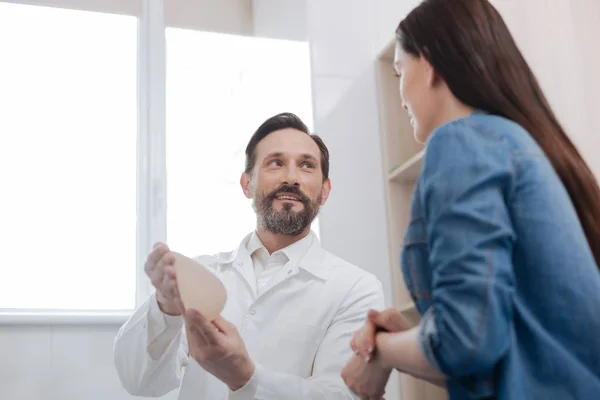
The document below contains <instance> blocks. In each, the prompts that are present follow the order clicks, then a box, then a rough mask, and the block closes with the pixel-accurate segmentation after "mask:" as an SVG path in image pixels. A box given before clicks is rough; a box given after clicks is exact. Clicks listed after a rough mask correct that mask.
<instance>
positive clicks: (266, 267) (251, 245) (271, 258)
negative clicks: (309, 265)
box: [246, 232, 313, 296]
mask: <svg viewBox="0 0 600 400" xmlns="http://www.w3.org/2000/svg"><path fill="white" fill-rule="evenodd" d="M312 239H313V236H312V235H307V236H306V237H304V238H302V239H300V240H298V241H297V242H294V243H292V244H291V245H289V246H287V247H284V248H283V249H281V250H277V251H275V252H273V254H269V251H268V250H267V249H266V248H265V246H264V245H263V243H262V242H261V240H260V238H259V237H258V235H257V233H256V232H253V233H252V235H251V236H250V238H249V239H248V243H247V244H246V250H248V254H250V256H251V258H252V264H253V266H254V275H255V276H256V294H257V296H260V295H261V294H262V292H263V289H264V287H265V286H266V285H267V283H268V282H269V280H271V278H272V277H273V276H274V275H275V274H276V273H277V272H278V271H279V269H281V268H282V267H284V266H286V264H287V263H291V265H290V266H295V265H298V262H299V261H300V259H301V258H302V256H303V255H304V254H306V252H307V251H308V249H309V248H310V246H311V244H312Z"/></svg>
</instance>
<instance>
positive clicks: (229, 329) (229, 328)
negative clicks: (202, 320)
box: [212, 315, 237, 335]
mask: <svg viewBox="0 0 600 400" xmlns="http://www.w3.org/2000/svg"><path fill="white" fill-rule="evenodd" d="M212 323H213V325H214V326H216V327H217V328H218V329H219V330H220V331H221V332H223V333H225V334H226V335H231V334H234V333H235V332H236V330H237V329H236V327H235V325H233V324H232V323H231V322H229V321H227V320H226V319H225V318H223V317H221V316H220V315H219V316H217V318H215V319H214V321H212Z"/></svg>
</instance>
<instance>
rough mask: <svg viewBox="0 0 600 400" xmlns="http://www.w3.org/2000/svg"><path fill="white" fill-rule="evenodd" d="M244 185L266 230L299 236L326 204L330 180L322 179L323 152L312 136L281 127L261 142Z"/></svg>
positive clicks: (244, 179) (243, 182) (245, 177)
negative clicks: (251, 172)
mask: <svg viewBox="0 0 600 400" xmlns="http://www.w3.org/2000/svg"><path fill="white" fill-rule="evenodd" d="M242 187H243V188H244V192H245V193H246V196H247V197H249V198H252V204H253V207H254V210H255V211H256V214H257V216H258V221H259V224H260V225H262V227H263V228H264V229H266V230H267V231H269V232H272V233H275V234H281V235H287V236H297V235H300V234H301V233H303V232H304V231H305V230H306V229H307V228H308V227H309V226H310V224H311V222H312V221H313V220H314V219H315V217H316V216H317V214H318V213H319V208H320V207H321V205H323V204H325V201H326V200H327V197H328V196H329V190H330V183H329V181H328V180H327V181H325V182H323V175H322V170H321V152H320V150H319V147H318V146H317V144H316V143H315V142H314V141H313V140H312V138H311V137H310V136H309V135H307V134H306V133H304V132H301V131H297V130H295V129H282V130H279V131H275V132H273V133H271V134H269V135H267V136H266V137H265V138H264V139H263V140H261V141H260V142H259V143H258V145H257V146H256V163H255V165H254V171H253V174H252V176H251V177H248V176H245V174H244V176H242Z"/></svg>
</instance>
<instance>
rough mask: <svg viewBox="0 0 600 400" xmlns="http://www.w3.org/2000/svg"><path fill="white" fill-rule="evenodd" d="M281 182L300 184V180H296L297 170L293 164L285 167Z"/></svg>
mask: <svg viewBox="0 0 600 400" xmlns="http://www.w3.org/2000/svg"><path fill="white" fill-rule="evenodd" d="M282 183H283V184H284V185H289V186H300V182H298V171H296V168H295V167H294V166H291V167H289V168H286V172H285V175H284V176H283V182H282Z"/></svg>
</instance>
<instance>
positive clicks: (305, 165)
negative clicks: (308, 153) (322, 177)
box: [302, 162, 315, 169]
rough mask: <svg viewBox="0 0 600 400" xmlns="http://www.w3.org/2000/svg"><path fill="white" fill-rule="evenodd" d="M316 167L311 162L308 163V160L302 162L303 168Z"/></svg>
mask: <svg viewBox="0 0 600 400" xmlns="http://www.w3.org/2000/svg"><path fill="white" fill-rule="evenodd" d="M314 167H315V166H314V165H312V164H311V163H308V162H305V163H304V164H302V168H309V169H312V168H314Z"/></svg>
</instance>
